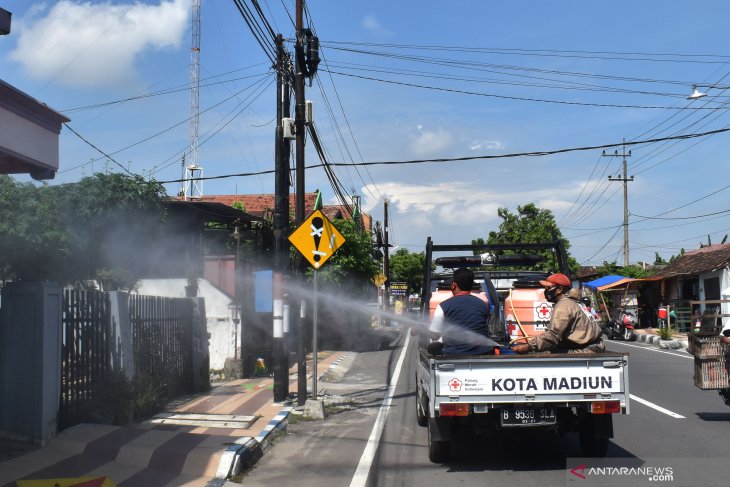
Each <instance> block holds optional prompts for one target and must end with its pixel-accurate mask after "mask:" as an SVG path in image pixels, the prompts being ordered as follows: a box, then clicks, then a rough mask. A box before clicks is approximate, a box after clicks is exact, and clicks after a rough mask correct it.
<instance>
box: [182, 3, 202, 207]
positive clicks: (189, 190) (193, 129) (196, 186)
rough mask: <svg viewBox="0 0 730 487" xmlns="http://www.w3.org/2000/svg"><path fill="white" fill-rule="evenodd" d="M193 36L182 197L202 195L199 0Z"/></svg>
mask: <svg viewBox="0 0 730 487" xmlns="http://www.w3.org/2000/svg"><path fill="white" fill-rule="evenodd" d="M192 18H193V38H192V41H193V42H192V47H191V48H190V154H189V158H188V159H189V161H188V162H189V165H188V166H187V168H186V172H185V188H184V191H183V194H184V199H188V198H189V199H200V198H202V197H203V181H201V179H200V178H202V177H203V168H202V167H200V165H199V164H198V132H199V127H200V0H193V15H192Z"/></svg>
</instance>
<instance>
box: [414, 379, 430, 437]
mask: <svg viewBox="0 0 730 487" xmlns="http://www.w3.org/2000/svg"><path fill="white" fill-rule="evenodd" d="M427 408H428V406H427V405H424V404H423V393H422V392H421V386H420V384H419V383H418V374H416V422H417V423H418V426H426V424H428V415H427V414H426V409H427Z"/></svg>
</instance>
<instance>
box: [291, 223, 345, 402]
mask: <svg viewBox="0 0 730 487" xmlns="http://www.w3.org/2000/svg"><path fill="white" fill-rule="evenodd" d="M289 242H291V243H292V245H294V247H296V249H297V250H298V251H299V253H301V254H302V256H304V258H305V259H306V260H307V262H309V263H310V264H311V265H312V267H314V294H313V301H314V303H313V311H312V398H313V399H317V353H318V350H317V269H319V268H320V267H322V265H324V263H325V262H327V260H329V258H330V257H332V255H333V254H334V253H335V252H336V251H337V249H338V248H340V246H341V245H342V244H344V243H345V237H343V236H342V234H341V233H340V232H339V231H338V230H337V229H336V228H335V226H334V225H333V224H332V222H331V221H329V220H328V219H327V217H326V216H325V215H324V213H322V212H321V211H320V210H315V211H314V212H312V214H311V215H309V217H307V219H306V220H304V221H303V222H302V224H301V225H299V226H298V227H297V229H296V230H294V232H292V234H291V235H289Z"/></svg>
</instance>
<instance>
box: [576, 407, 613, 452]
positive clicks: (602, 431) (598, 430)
mask: <svg viewBox="0 0 730 487" xmlns="http://www.w3.org/2000/svg"><path fill="white" fill-rule="evenodd" d="M611 419H612V418H611V416H610V415H608V416H606V417H604V418H600V420H599V419H597V418H595V417H590V418H588V419H587V420H586V421H584V422H583V424H581V425H580V429H579V430H578V436H579V438H580V447H581V449H582V450H583V456H585V457H605V456H606V451H607V450H608V440H609V438H608V437H609V436H613V426H612V422H611ZM601 420H602V422H603V423H611V425H608V424H601V425H597V424H596V422H598V421H601ZM606 427H610V428H611V430H610V433H609V432H608V430H606Z"/></svg>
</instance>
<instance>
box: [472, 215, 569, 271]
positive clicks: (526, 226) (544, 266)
mask: <svg viewBox="0 0 730 487" xmlns="http://www.w3.org/2000/svg"><path fill="white" fill-rule="evenodd" d="M497 215H498V216H499V217H500V218H501V219H502V223H501V224H500V225H499V230H498V231H496V232H495V231H491V232H489V236H488V238H487V241H486V243H487V244H489V245H496V244H518V243H522V244H525V243H545V242H553V241H554V240H555V239H556V238H557V239H559V240H562V242H563V245H564V246H565V251H566V253H567V252H568V249H569V248H570V242H569V241H568V239H566V238H563V236H562V234H561V233H560V229H559V228H558V225H557V223H555V217H554V216H553V213H552V212H551V211H550V210H542V209H540V208H538V207H537V206H535V204H534V203H528V204H526V205H524V206H518V207H517V213H511V212H510V211H509V209H507V208H499V209H498V210H497ZM472 242H473V243H480V242H481V243H483V242H484V240H483V239H476V240H473V241H472ZM496 253H497V254H501V253H505V252H501V251H500V252H496ZM518 253H522V254H534V253H535V252H534V251H525V252H518ZM540 254H542V255H544V256H545V261H544V262H542V263H540V264H537V265H535V266H533V267H532V270H543V271H551V270H556V269H555V262H556V261H555V256H554V254H553V253H552V252H551V251H549V250H546V251H542V252H540ZM568 267H569V271H570V272H571V273H576V272H577V270H578V262H576V260H575V259H574V258H573V257H571V256H570V255H569V254H568Z"/></svg>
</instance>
